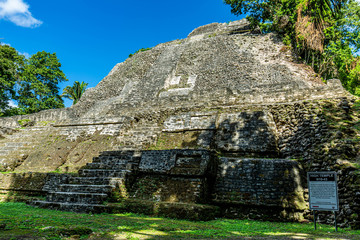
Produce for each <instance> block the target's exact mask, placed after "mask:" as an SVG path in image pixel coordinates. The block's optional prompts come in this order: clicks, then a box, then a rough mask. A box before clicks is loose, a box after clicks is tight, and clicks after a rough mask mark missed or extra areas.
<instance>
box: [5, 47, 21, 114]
mask: <svg viewBox="0 0 360 240" xmlns="http://www.w3.org/2000/svg"><path fill="white" fill-rule="evenodd" d="M23 65H24V56H22V55H20V54H19V53H18V52H17V51H16V50H15V49H14V48H12V47H10V46H8V45H0V116H1V113H2V112H6V111H8V110H9V101H10V100H11V99H12V98H14V97H15V91H14V86H15V83H16V81H17V79H18V77H19V72H20V71H21V69H22V67H23Z"/></svg>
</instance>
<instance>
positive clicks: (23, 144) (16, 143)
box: [5, 142, 28, 147]
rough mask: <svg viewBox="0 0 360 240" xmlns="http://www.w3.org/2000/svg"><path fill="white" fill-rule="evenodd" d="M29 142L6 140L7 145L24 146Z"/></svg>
mask: <svg viewBox="0 0 360 240" xmlns="http://www.w3.org/2000/svg"><path fill="white" fill-rule="evenodd" d="M27 144H28V142H6V143H5V147H23V146H25V145H27Z"/></svg>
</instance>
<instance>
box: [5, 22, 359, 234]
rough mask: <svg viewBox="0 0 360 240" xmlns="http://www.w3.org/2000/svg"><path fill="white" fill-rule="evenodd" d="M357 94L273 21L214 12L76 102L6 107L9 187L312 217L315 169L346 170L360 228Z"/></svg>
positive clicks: (106, 201)
mask: <svg viewBox="0 0 360 240" xmlns="http://www.w3.org/2000/svg"><path fill="white" fill-rule="evenodd" d="M356 101H357V98H356V97H354V96H352V95H351V94H350V93H348V92H347V91H345V90H344V88H343V87H342V85H341V82H340V81H339V80H337V79H330V80H327V82H326V83H324V82H323V81H322V80H321V79H320V78H319V77H318V75H317V74H315V72H314V71H313V70H312V69H311V68H310V67H309V66H307V65H305V64H302V63H298V62H296V60H295V57H294V56H293V55H292V53H291V51H289V49H288V48H287V47H286V46H285V45H284V44H283V43H282V41H281V39H280V38H279V37H278V36H277V35H276V34H275V33H269V34H259V33H258V32H256V31H251V30H250V27H249V23H248V22H247V21H246V20H239V21H234V22H230V23H212V24H208V25H205V26H201V27H198V28H196V29H195V30H193V31H192V32H191V33H190V34H189V35H188V37H187V38H185V39H179V40H174V41H171V42H167V43H162V44H159V45H157V46H155V47H153V48H152V49H150V50H148V51H143V52H139V53H137V54H135V55H134V56H132V57H129V58H128V59H127V60H126V61H125V62H122V63H119V64H117V65H116V66H115V67H114V68H113V69H112V71H111V72H110V73H109V74H108V76H106V77H105V78H104V79H103V80H102V81H101V82H100V83H99V84H98V85H97V86H96V87H94V88H90V89H88V90H87V91H86V92H85V94H84V95H83V97H82V98H81V100H80V101H79V102H78V103H77V104H75V105H74V106H72V107H70V108H63V109H54V110H46V111H41V112H38V113H35V114H30V115H19V116H13V117H6V118H0V171H1V173H0V189H1V192H2V193H3V196H4V198H6V197H9V198H10V197H11V193H17V194H22V195H26V196H43V197H46V198H43V199H38V200H36V199H35V200H33V201H32V202H28V203H29V204H31V205H33V206H38V207H42V208H51V209H59V210H70V211H75V212H92V213H101V212H108V213H116V212H127V211H132V212H139V213H144V214H153V215H159V216H169V217H174V218H180V219H181V218H186V219H191V220H210V219H214V218H216V217H227V218H249V219H265V220H266V219H272V220H274V219H275V220H279V221H284V220H286V221H301V220H302V219H308V218H309V216H310V214H311V213H310V210H309V204H308V189H307V182H306V173H307V172H309V171H335V172H336V173H337V174H338V178H339V179H338V189H339V190H338V191H339V198H340V211H339V213H338V219H337V221H338V224H339V226H343V227H349V226H357V227H360V215H359V212H360V190H359V189H360V188H359V186H360V171H359V166H356V165H355V164H354V163H353V160H354V159H356V160H357V161H358V162H359V160H360V157H359V156H360V152H359V149H360V147H359V145H360V143H359V141H357V140H358V139H359V135H358V132H356V131H355V130H352V126H355V127H357V128H359V127H360V125H359V118H360V115H359V111H360V109H359V106H358V105H355V102H356ZM356 106H357V107H356ZM359 129H360V128H359ZM319 218H320V221H322V222H324V223H332V221H333V215H332V214H331V213H327V212H322V213H320V214H319Z"/></svg>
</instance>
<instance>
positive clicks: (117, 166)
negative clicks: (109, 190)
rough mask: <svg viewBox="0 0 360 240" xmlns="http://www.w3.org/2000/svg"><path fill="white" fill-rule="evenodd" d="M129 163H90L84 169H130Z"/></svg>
mask: <svg viewBox="0 0 360 240" xmlns="http://www.w3.org/2000/svg"><path fill="white" fill-rule="evenodd" d="M131 165H132V164H131V163H128V162H127V161H123V162H111V161H109V162H92V163H87V164H86V166H85V168H84V169H113V170H114V169H119V170H121V169H131Z"/></svg>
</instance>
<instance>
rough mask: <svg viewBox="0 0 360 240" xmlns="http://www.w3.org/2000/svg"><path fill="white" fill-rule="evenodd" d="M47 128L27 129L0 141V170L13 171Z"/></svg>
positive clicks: (44, 134) (44, 133) (41, 137)
mask: <svg viewBox="0 0 360 240" xmlns="http://www.w3.org/2000/svg"><path fill="white" fill-rule="evenodd" d="M47 129H48V128H47V127H27V128H22V129H18V130H16V131H14V132H13V133H12V134H8V135H5V136H4V138H2V139H0V170H1V171H13V170H14V169H15V168H16V167H17V166H19V165H20V164H21V163H22V162H23V161H24V160H25V159H26V157H27V156H28V154H29V153H30V152H31V151H32V150H33V149H34V148H35V147H36V146H37V145H38V144H39V143H40V142H41V140H42V139H43V137H45V136H46V135H47V134H48V133H47V131H46V130H47Z"/></svg>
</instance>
